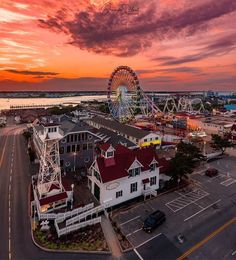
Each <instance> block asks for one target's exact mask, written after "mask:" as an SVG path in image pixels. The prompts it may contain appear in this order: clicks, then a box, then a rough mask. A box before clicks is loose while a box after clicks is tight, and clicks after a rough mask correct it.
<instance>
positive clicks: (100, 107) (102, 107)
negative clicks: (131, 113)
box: [99, 102, 110, 114]
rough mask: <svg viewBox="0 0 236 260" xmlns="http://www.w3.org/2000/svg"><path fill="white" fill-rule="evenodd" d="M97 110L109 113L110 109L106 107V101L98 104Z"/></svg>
mask: <svg viewBox="0 0 236 260" xmlns="http://www.w3.org/2000/svg"><path fill="white" fill-rule="evenodd" d="M99 111H101V112H103V113H106V114H109V113H110V110H109V107H108V103H107V102H106V103H102V104H101V105H100V106H99Z"/></svg>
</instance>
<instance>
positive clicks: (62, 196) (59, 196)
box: [39, 191, 67, 206]
mask: <svg viewBox="0 0 236 260" xmlns="http://www.w3.org/2000/svg"><path fill="white" fill-rule="evenodd" d="M63 199H67V193H66V192H65V191H64V192H61V193H58V194H56V195H53V196H50V197H46V198H43V199H40V200H39V204H40V206H43V205H47V204H50V203H53V202H57V201H59V200H63Z"/></svg>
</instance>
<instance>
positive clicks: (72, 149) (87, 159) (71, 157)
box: [33, 118, 101, 172]
mask: <svg viewBox="0 0 236 260" xmlns="http://www.w3.org/2000/svg"><path fill="white" fill-rule="evenodd" d="M57 131H58V133H59V134H60V138H59V153H60V164H61V169H62V171H64V172H71V171H75V170H77V169H81V168H84V169H85V170H86V169H88V168H89V167H90V165H91V164H92V162H93V160H94V156H95V154H94V148H95V146H96V142H98V141H100V140H101V138H100V137H99V136H97V135H96V134H94V133H93V129H92V128H91V127H90V126H88V125H87V124H86V123H84V122H81V121H79V122H77V123H75V122H73V121H71V120H70V119H69V118H62V119H61V120H60V122H58V128H57ZM44 132H45V128H44V127H43V125H42V124H40V125H37V126H34V131H33V141H34V146H35V148H36V149H35V150H36V152H37V154H38V157H39V156H40V153H41V147H42V144H43V143H42V138H41V136H43V135H44V134H45V133H44Z"/></svg>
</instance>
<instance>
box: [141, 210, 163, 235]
mask: <svg viewBox="0 0 236 260" xmlns="http://www.w3.org/2000/svg"><path fill="white" fill-rule="evenodd" d="M165 220H166V215H165V213H164V212H162V211H160V210H157V211H155V212H153V213H152V214H150V215H149V216H148V217H147V218H146V219H145V220H144V223H143V230H144V231H146V232H148V233H150V232H151V231H152V230H154V229H155V228H156V227H158V226H160V225H161V224H162V223H163V222H164V221H165Z"/></svg>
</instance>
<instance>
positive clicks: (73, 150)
mask: <svg viewBox="0 0 236 260" xmlns="http://www.w3.org/2000/svg"><path fill="white" fill-rule="evenodd" d="M72 152H75V145H74V144H73V145H72Z"/></svg>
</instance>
